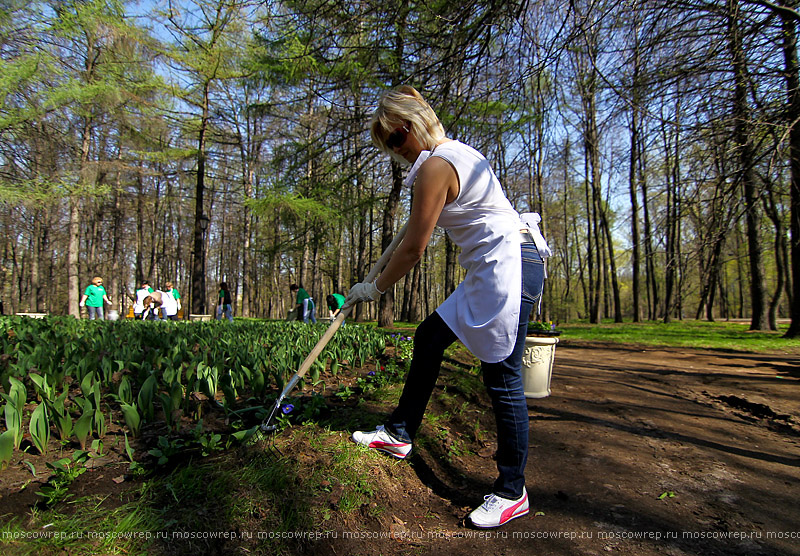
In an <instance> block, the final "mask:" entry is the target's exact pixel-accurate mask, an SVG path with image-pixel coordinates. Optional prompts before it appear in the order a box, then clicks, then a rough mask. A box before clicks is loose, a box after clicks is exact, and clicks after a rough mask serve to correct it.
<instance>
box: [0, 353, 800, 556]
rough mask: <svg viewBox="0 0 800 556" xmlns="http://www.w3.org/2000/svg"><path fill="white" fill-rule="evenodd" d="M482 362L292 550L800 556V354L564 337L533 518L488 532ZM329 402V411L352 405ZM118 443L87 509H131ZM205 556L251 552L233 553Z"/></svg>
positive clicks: (377, 413)
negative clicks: (400, 456)
mask: <svg viewBox="0 0 800 556" xmlns="http://www.w3.org/2000/svg"><path fill="white" fill-rule="evenodd" d="M474 363H475V362H474V361H473V360H472V359H471V357H470V356H469V355H468V354H463V355H459V356H456V357H455V358H452V359H450V360H449V361H448V363H447V364H446V365H445V368H444V370H443V373H442V377H441V379H440V385H439V387H437V391H436V392H435V394H434V397H433V399H432V401H431V405H430V406H429V412H428V419H427V421H426V423H425V424H424V426H423V429H422V431H421V433H420V437H419V438H418V442H417V445H416V446H415V451H414V454H413V456H412V457H411V458H410V461H408V462H399V463H398V462H395V460H393V459H391V458H388V457H387V458H385V460H386V461H385V465H378V466H376V468H375V471H374V473H375V477H376V480H377V481H378V482H379V484H380V485H381V489H380V491H379V492H378V493H376V495H375V499H374V500H373V501H372V502H371V503H370V504H367V505H365V507H364V508H363V509H362V510H361V511H357V512H355V513H350V514H348V515H339V516H336V517H335V518H334V519H332V520H331V521H330V522H329V523H328V524H326V525H325V526H324V527H321V528H320V531H322V530H323V529H324V532H325V533H326V534H327V536H328V537H329V538H324V537H323V538H319V539H317V540H313V541H308V542H304V543H298V544H297V545H296V552H297V553H308V554H320V555H322V554H337V555H354V554H363V555H378V554H383V555H401V554H447V555H448V556H450V555H453V554H459V555H461V554H474V555H476V556H477V555H480V556H484V555H486V554H505V555H520V556H522V555H523V554H524V555H529V554H541V555H550V554H554V555H555V554H557V555H599V554H608V553H612V554H613V553H618V554H632V555H637V556H646V555H656V554H659V555H660V554H668V555H673V556H683V555H698V556H700V555H703V556H707V555H730V554H741V555H765V556H766V555H790V554H798V548H797V547H798V546H800V544H799V540H800V504H798V503H797V500H798V499H800V357H798V356H796V355H788V354H748V353H734V352H723V351H705V350H692V349H683V348H675V349H672V348H671V349H652V348H646V349H645V348H639V347H635V346H619V345H610V344H587V343H576V342H572V341H569V340H568V339H562V341H561V343H560V344H559V345H558V348H557V350H556V360H555V366H554V371H553V379H552V385H551V387H552V395H551V396H550V397H547V398H542V399H536V400H530V401H529V407H530V420H531V435H530V458H529V463H528V469H527V480H528V493H529V496H530V499H531V512H530V514H529V515H527V516H525V517H523V518H520V519H517V520H515V521H512V522H511V523H509V524H508V525H506V526H505V527H504V528H502V529H500V530H495V531H479V530H474V529H470V528H468V527H466V526H465V524H464V517H465V516H466V515H467V514H468V513H469V511H471V510H472V509H473V508H474V507H475V506H477V505H478V504H479V503H480V502H481V501H482V497H483V495H484V494H487V493H488V492H489V491H490V489H491V484H492V482H493V480H494V478H495V473H496V470H495V463H494V461H493V459H492V456H493V453H494V444H493V439H494V434H493V432H492V431H493V430H494V426H493V417H492V413H491V410H490V409H489V405H488V399H487V397H486V395H485V393H484V391H483V388H482V386H481V385H480V382H479V379H478V378H477V377H475V376H474V375H472V374H471V373H470V372H469V370H468V369H469V368H470V367H471V366H472V365H473V364H474ZM362 371H363V370H362ZM334 391H335V390H333V389H329V392H328V394H327V395H329V396H330V400H331V405H332V406H333V407H334V409H333V411H332V414H333V415H334V416H335V415H336V414H337V412H348V411H349V412H353V411H355V410H356V406H355V404H356V400H355V399H352V400H350V401H348V402H346V403H345V402H342V401H341V400H339V399H338V398H334V397H333V392H334ZM390 410H391V406H390V405H388V404H386V403H385V402H380V401H378V400H374V399H373V400H371V401H367V402H366V403H362V404H361V405H360V406H358V412H359V415H361V417H360V418H361V419H362V420H363V422H364V423H367V422H378V421H379V420H380V419H381V418H382V416H383V415H385V414H386V413H388V412H389V411H390ZM351 420H352V419H351ZM292 430H294V429H292ZM332 430H334V431H337V430H340V434H341V436H342V437H344V436H345V435H347V434H349V432H350V431H348V430H345V427H344V426H342V427H338V428H337V427H336V426H335V425H334V426H333V427H332ZM114 438H119V436H114V435H113V434H110V435H109V440H108V441H107V446H106V459H105V461H103V460H99V461H97V462H96V463H97V465H96V468H95V469H93V470H90V471H89V472H87V473H84V474H83V475H82V476H81V477H79V479H78V480H77V481H76V483H75V484H74V485H73V489H74V493H75V495H76V496H81V495H86V494H90V493H92V492H95V493H108V494H110V495H111V496H109V497H108V500H109V503H122V501H124V500H126V499H132V498H133V497H134V496H135V491H136V488H137V485H136V483H135V481H130V480H124V479H125V473H126V469H127V464H125V463H124V462H122V461H121V460H122V459H123V458H122V454H123V453H124V452H123V450H122V445H121V442H119V441H117V442H115V441H114V440H113V439H114ZM276 444H277V446H278V448H280V450H281V452H282V453H283V454H284V456H285V457H286V458H288V459H289V461H292V462H293V463H295V464H296V465H297V466H298V468H299V474H298V476H299V477H303V476H304V474H303V470H304V469H311V468H314V467H315V466H319V465H325V462H324V461H322V460H321V459H317V456H315V452H314V451H313V450H312V449H310V448H309V446H308V444H307V443H306V442H303V440H302V437H298V436H296V435H294V434H283V435H279V436H278V437H277V438H276ZM37 458H41V456H35V455H25V456H24V457H21V458H20V459H19V461H16V462H15V464H14V465H12V467H11V468H10V469H8V470H7V471H5V472H3V473H2V475H0V515H3V516H5V517H6V518H8V517H10V516H25V515H28V514H30V512H31V505H32V504H34V503H35V502H36V500H37V499H38V498H39V497H38V496H36V494H35V490H36V485H38V484H41V483H43V482H44V481H46V480H47V476H48V474H49V473H48V470H47V469H46V467H45V465H44V461H43V460H42V459H37ZM47 459H48V461H52V459H54V458H53V457H52V455H51V457H49V458H47ZM23 460H27V461H28V462H29V463H30V464H31V465H32V466H33V467H34V468H35V470H36V475H35V477H34V476H33V473H32V469H31V467H30V466H29V465H28V464H25V463H24V462H23ZM381 463H382V462H381ZM26 483H27V486H26ZM23 486H26V487H25V488H22V487H23ZM71 492H73V491H72V490H71ZM341 494H342V493H337V492H336V491H335V489H333V492H332V493H331V494H330V496H329V497H328V498H327V499H325V500H320V501H319V504H327V505H329V506H331V507H334V508H335V506H336V505H335V500H333V499H332V497H335V496H337V495H341ZM113 501H116V502H113ZM376 506H380V507H381V508H382V511H380V512H374V511H371V509H374V508H375V507H376ZM345 532H348V535H347V536H345ZM162 548H163V547H162ZM173 548H176V547H173ZM157 549H158V547H157V546H156V547H154V550H157ZM163 552H164V551H163V550H161V551H159V550H157V552H154V553H163ZM177 552H180V550H178V551H177ZM177 552H176V551H175V550H173V552H172V553H173V554H174V553H177ZM207 553H214V554H245V553H250V554H253V553H256V552H254V551H253V550H252V549H248V547H247V546H244V545H241V544H239V545H228V546H227V547H224V546H218V547H216V548H214V550H213V551H212V550H209V551H208V552H207Z"/></svg>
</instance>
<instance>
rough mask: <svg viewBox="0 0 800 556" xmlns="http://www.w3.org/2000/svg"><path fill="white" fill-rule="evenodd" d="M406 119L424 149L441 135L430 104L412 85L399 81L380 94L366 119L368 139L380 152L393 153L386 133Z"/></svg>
mask: <svg viewBox="0 0 800 556" xmlns="http://www.w3.org/2000/svg"><path fill="white" fill-rule="evenodd" d="M406 122H408V123H410V124H411V133H413V134H414V137H416V138H417V139H418V140H419V142H420V143H421V144H422V145H423V146H424V147H425V148H426V149H428V150H431V149H433V148H434V147H435V146H436V144H437V143H438V142H439V140H440V139H442V138H443V137H444V127H443V126H442V122H440V121H439V117H438V116H437V115H436V112H434V111H433V108H431V106H430V104H428V103H427V102H425V99H423V98H422V95H421V94H419V91H417V90H416V89H415V88H414V87H412V86H410V85H401V86H399V87H397V88H396V89H392V90H390V91H386V92H385V93H383V95H381V98H380V100H379V101H378V108H377V109H376V110H375V113H374V114H373V115H372V121H371V122H370V135H371V137H372V143H373V144H374V145H375V146H376V147H378V148H379V149H380V150H382V151H383V152H386V153H389V154H391V155H394V151H393V150H392V149H390V148H389V147H387V146H386V136H387V135H388V134H389V133H391V132H392V131H394V129H395V128H397V127H399V126H400V125H402V124H404V123H406Z"/></svg>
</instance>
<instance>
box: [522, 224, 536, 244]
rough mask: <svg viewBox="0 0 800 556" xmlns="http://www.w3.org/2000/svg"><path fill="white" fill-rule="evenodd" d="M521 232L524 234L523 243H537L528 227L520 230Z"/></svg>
mask: <svg viewBox="0 0 800 556" xmlns="http://www.w3.org/2000/svg"><path fill="white" fill-rule="evenodd" d="M519 233H520V234H521V235H522V243H536V240H535V239H533V232H531V231H530V230H528V229H527V228H526V229H524V230H520V231H519Z"/></svg>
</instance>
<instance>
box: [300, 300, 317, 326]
mask: <svg viewBox="0 0 800 556" xmlns="http://www.w3.org/2000/svg"><path fill="white" fill-rule="evenodd" d="M300 310H301V311H302V318H301V320H302V321H303V322H308V321H309V320H310V321H311V323H312V324H317V316H316V315H315V314H314V313H316V310H317V306H316V305H315V304H314V300H313V299H311V298H310V297H307V298H306V299H304V300H303V308H302V309H300Z"/></svg>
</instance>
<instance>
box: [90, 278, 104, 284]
mask: <svg viewBox="0 0 800 556" xmlns="http://www.w3.org/2000/svg"><path fill="white" fill-rule="evenodd" d="M102 281H103V279H102V278H100V277H99V276H95V277H94V278H92V284H97V282H102Z"/></svg>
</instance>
